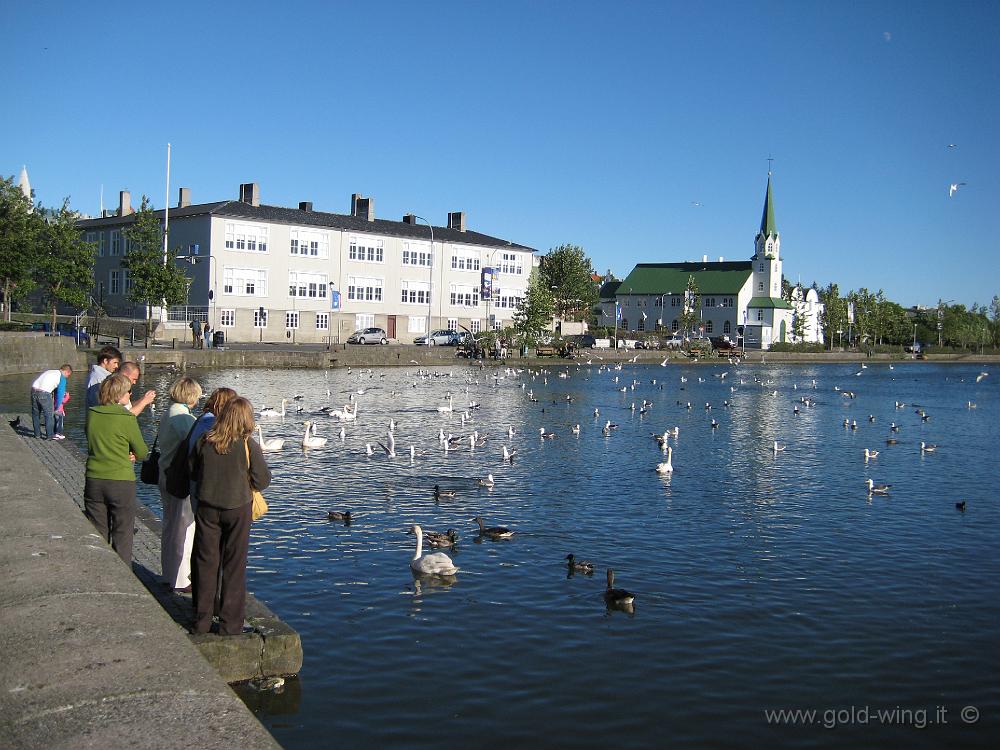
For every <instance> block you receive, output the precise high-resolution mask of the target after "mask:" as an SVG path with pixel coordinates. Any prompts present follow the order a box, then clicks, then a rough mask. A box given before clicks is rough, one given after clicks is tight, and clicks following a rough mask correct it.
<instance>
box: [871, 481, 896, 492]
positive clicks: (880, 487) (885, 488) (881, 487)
mask: <svg viewBox="0 0 1000 750" xmlns="http://www.w3.org/2000/svg"><path fill="white" fill-rule="evenodd" d="M891 487H892V485H891V484H875V482H873V481H872V480H871V479H869V480H868V494H869V495H888V494H889V489H890V488H891Z"/></svg>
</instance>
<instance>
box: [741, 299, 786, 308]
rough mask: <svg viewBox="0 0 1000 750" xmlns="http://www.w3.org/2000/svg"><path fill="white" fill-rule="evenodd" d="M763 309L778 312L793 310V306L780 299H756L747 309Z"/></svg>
mask: <svg viewBox="0 0 1000 750" xmlns="http://www.w3.org/2000/svg"><path fill="white" fill-rule="evenodd" d="M751 307H763V308H771V309H777V310H791V309H792V306H791V305H790V304H789V303H787V302H785V300H783V299H781V298H780V297H754V298H753V299H751V300H750V304H749V305H747V308H748V309H749V308H751Z"/></svg>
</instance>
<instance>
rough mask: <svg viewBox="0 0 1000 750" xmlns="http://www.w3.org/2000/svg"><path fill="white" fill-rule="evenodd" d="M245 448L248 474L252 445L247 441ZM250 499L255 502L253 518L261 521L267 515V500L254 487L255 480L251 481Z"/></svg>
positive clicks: (252, 511) (252, 512) (244, 443)
mask: <svg viewBox="0 0 1000 750" xmlns="http://www.w3.org/2000/svg"><path fill="white" fill-rule="evenodd" d="M243 448H244V449H245V450H246V452H247V472H248V473H249V471H250V443H249V442H248V441H246V440H244V441H243ZM250 497H251V499H252V500H253V509H252V510H251V518H252V519H253V520H254V521H256V520H258V519H260V518H261V517H262V516H263V515H264V514H265V513H267V500H265V499H264V493H263V492H261V491H260V490H258V489H257V488H256V487H254V486H253V479H250Z"/></svg>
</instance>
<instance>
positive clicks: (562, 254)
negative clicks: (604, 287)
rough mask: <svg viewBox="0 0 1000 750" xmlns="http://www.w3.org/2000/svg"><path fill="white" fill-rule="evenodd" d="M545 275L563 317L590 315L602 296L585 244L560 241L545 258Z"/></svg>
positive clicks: (543, 274)
mask: <svg viewBox="0 0 1000 750" xmlns="http://www.w3.org/2000/svg"><path fill="white" fill-rule="evenodd" d="M540 271H541V274H540V275H541V278H542V282H543V283H544V284H545V285H546V288H547V289H548V290H550V291H551V297H552V300H553V303H554V305H555V310H556V312H557V313H558V314H559V315H560V316H561V317H563V318H567V317H571V316H572V317H575V316H576V315H578V314H584V315H586V314H587V312H588V311H589V310H590V308H591V307H593V306H594V304H595V303H596V302H597V300H598V288H597V285H596V284H594V281H593V279H591V274H592V273H593V272H594V271H593V265H592V264H591V262H590V258H588V257H587V255H586V253H584V251H583V248H582V247H577V246H576V245H560V246H559V247H556V248H553V249H552V250H549V252H548V254H547V255H546V256H545V257H544V258H542V263H541V268H540Z"/></svg>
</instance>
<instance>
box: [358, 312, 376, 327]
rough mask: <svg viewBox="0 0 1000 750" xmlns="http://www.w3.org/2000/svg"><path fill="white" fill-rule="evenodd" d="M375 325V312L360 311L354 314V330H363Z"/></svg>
mask: <svg viewBox="0 0 1000 750" xmlns="http://www.w3.org/2000/svg"><path fill="white" fill-rule="evenodd" d="M374 327H375V313H359V314H357V315H355V316H354V330H355V331H363V330H365V329H366V328H374Z"/></svg>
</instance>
